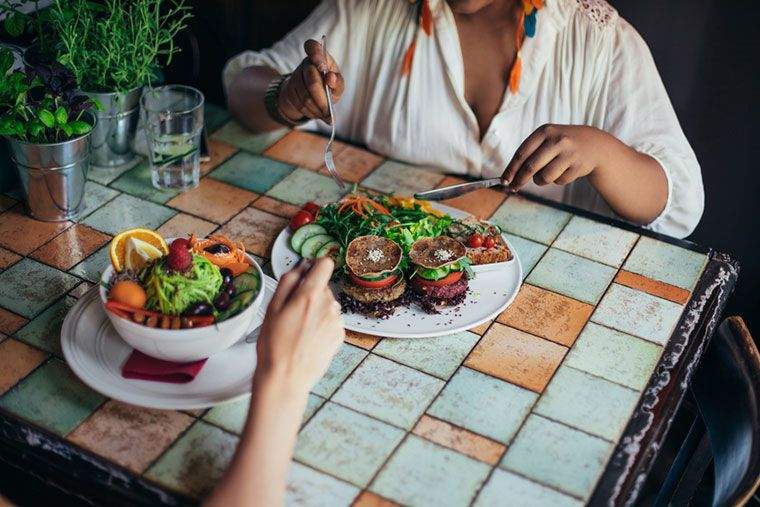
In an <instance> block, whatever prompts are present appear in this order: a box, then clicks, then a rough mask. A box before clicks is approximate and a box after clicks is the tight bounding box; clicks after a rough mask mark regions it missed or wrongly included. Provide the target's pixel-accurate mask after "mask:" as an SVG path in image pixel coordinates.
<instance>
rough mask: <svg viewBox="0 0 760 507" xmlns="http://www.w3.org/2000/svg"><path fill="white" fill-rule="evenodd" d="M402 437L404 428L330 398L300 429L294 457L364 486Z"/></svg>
mask: <svg viewBox="0 0 760 507" xmlns="http://www.w3.org/2000/svg"><path fill="white" fill-rule="evenodd" d="M403 437H404V431H403V430H400V429H398V428H395V427H393V426H391V425H389V424H386V423H384V422H382V421H378V420H377V419H372V418H371V417H367V416H366V415H363V414H359V413H358V412H354V411H353V410H349V409H347V408H344V407H341V406H339V405H336V404H335V403H332V402H329V401H328V402H327V403H325V405H324V406H323V407H322V408H321V409H320V410H319V412H317V414H316V415H315V416H314V417H312V419H311V420H310V421H309V422H308V423H307V424H306V426H304V428H303V430H301V433H300V435H299V437H298V443H297V444H296V449H295V459H297V460H298V461H300V462H302V463H305V464H307V465H310V466H312V467H314V468H316V469H318V470H322V471H323V472H327V473H329V474H331V475H334V476H335V477H338V478H340V479H343V480H345V481H348V482H350V483H351V484H354V485H356V486H359V487H364V486H366V485H367V483H368V482H369V481H370V479H371V478H372V477H373V476H374V474H375V472H377V470H378V469H379V468H380V466H381V465H382V464H383V463H384V462H385V459H386V458H387V457H388V456H389V455H390V454H391V452H393V449H395V447H396V446H397V445H398V443H399V442H401V439H402V438H403Z"/></svg>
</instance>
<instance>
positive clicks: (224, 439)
mask: <svg viewBox="0 0 760 507" xmlns="http://www.w3.org/2000/svg"><path fill="white" fill-rule="evenodd" d="M237 443H238V438H237V437H236V436H234V435H230V434H229V433H227V432H225V431H222V430H220V429H219V428H217V427H216V426H211V425H210V424H206V423H204V422H203V421H198V422H196V423H195V424H193V426H191V427H190V429H189V430H188V432H187V433H185V434H184V435H182V436H181V437H180V438H179V439H178V440H177V441H176V442H174V444H173V445H172V446H171V447H170V448H169V450H168V451H166V452H165V453H164V454H163V456H161V457H160V458H159V460H158V461H157V462H156V463H154V464H153V466H151V467H150V469H148V472H147V473H146V474H145V476H146V477H147V478H148V479H150V480H152V481H155V482H157V483H159V484H161V485H162V486H165V487H168V488H170V489H173V490H175V491H178V492H180V493H182V494H185V495H187V496H189V497H192V498H198V497H202V496H205V495H206V494H208V493H209V492H211V490H212V489H213V488H214V486H215V485H216V483H217V481H218V480H219V478H220V477H221V476H222V474H223V473H224V471H225V470H226V469H227V466H228V465H229V462H230V460H231V459H232V456H233V454H234V453H235V448H236V447H237Z"/></svg>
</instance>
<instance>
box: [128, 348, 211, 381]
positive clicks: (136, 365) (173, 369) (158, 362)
mask: <svg viewBox="0 0 760 507" xmlns="http://www.w3.org/2000/svg"><path fill="white" fill-rule="evenodd" d="M204 364H206V359H200V360H198V361H193V362H190V363H172V362H171V361H164V360H163V359H156V358H155V357H150V356H146V355H145V354H143V353H142V352H140V351H138V350H133V351H132V355H131V356H129V359H127V361H126V362H125V363H124V366H122V367H121V375H122V376H123V377H124V378H129V379H138V380H153V381H154V382H170V383H172V384H186V383H188V382H190V381H191V380H193V379H194V378H195V377H196V376H197V375H198V373H200V371H201V368H203V365H204Z"/></svg>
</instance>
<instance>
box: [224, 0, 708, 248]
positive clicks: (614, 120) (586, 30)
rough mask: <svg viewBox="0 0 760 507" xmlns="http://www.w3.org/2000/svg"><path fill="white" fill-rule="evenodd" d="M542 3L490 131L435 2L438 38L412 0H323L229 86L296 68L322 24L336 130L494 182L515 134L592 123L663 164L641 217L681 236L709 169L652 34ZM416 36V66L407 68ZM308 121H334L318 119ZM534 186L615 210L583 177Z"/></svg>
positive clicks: (692, 222)
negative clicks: (513, 86) (660, 180)
mask: <svg viewBox="0 0 760 507" xmlns="http://www.w3.org/2000/svg"><path fill="white" fill-rule="evenodd" d="M545 4H546V5H545V7H544V8H543V9H541V10H540V11H539V12H538V25H537V29H536V35H535V37H532V38H526V39H525V42H524V44H523V46H522V60H523V69H522V78H521V81H520V88H519V91H518V92H517V93H516V94H512V93H510V92H509V90H507V92H506V93H505V96H504V100H503V103H502V105H501V108H500V109H499V111H498V113H497V114H496V116H495V117H494V118H493V120H492V122H491V124H490V126H489V127H488V131H487V132H486V134H485V135H484V136H483V138H482V140H481V139H480V132H479V127H478V123H477V120H476V118H475V115H474V114H473V112H472V110H471V109H470V107H469V106H468V104H467V102H466V101H465V98H464V63H463V60H462V52H461V50H460V44H459V37H458V33H457V27H456V24H455V21H454V16H453V13H452V11H451V9H450V8H449V6H448V4H447V3H446V2H445V0H431V1H430V8H431V11H432V15H433V23H434V29H433V33H432V36H430V37H428V36H425V35H423V34H418V33H417V31H418V30H419V27H418V23H417V19H416V13H417V6H416V4H414V3H410V2H409V1H406V0H324V1H323V2H322V4H321V5H320V6H319V7H317V8H316V9H315V10H314V12H312V13H311V15H310V16H309V17H308V18H307V19H306V20H305V21H304V22H303V23H301V25H299V26H298V27H296V28H295V29H294V30H293V31H291V32H290V33H289V34H288V35H287V36H285V38H284V39H282V40H281V41H279V42H278V43H276V44H275V45H274V46H272V47H271V48H270V49H266V50H263V51H244V52H243V53H241V54H239V55H237V56H235V57H234V58H232V59H230V61H229V62H228V63H227V65H226V66H225V68H224V72H223V80H224V85H225V89H227V87H228V86H229V83H230V82H231V80H232V78H233V77H234V76H235V75H236V74H237V73H238V72H240V70H242V69H243V68H245V67H248V66H252V65H266V66H268V67H271V68H273V69H275V70H277V71H278V72H280V73H288V72H291V71H292V70H293V69H295V68H296V67H297V66H298V64H299V63H300V62H301V60H303V58H304V56H305V55H304V51H303V43H304V42H305V41H306V40H307V39H309V38H313V39H317V40H319V38H320V37H321V36H322V34H326V35H327V36H328V48H329V51H330V53H331V54H332V55H333V57H334V58H335V59H336V61H337V62H338V65H339V66H340V68H341V72H342V73H343V75H344V77H345V81H346V90H345V93H344V95H343V97H342V98H341V100H340V102H339V103H338V104H337V105H336V111H335V114H336V117H337V118H338V122H337V132H338V135H339V136H341V137H344V138H347V139H351V140H354V141H356V142H359V143H362V144H365V145H366V146H368V147H369V148H370V149H372V150H373V151H376V152H378V153H380V154H383V155H385V156H388V157H392V158H395V159H399V160H402V161H405V162H409V163H413V164H422V165H426V166H433V167H437V168H440V170H442V171H445V172H448V173H454V174H466V175H470V176H474V177H483V178H490V177H495V176H498V175H501V173H502V172H503V171H504V168H505V167H506V165H507V163H508V162H509V161H510V159H511V157H512V155H513V154H514V152H515V150H516V149H517V148H518V147H519V146H520V143H521V142H522V141H523V140H524V139H525V138H526V137H527V136H528V135H529V134H530V133H531V132H533V131H534V130H535V129H536V128H537V127H539V126H541V125H543V124H545V123H556V124H581V125H590V126H593V127H597V128H600V129H602V130H605V131H607V132H609V133H610V134H612V135H614V136H616V137H617V138H618V139H620V140H621V141H623V142H625V143H626V144H628V145H629V146H631V147H632V148H634V149H636V150H638V151H640V152H642V153H646V154H648V155H650V156H652V157H653V158H655V159H656V160H657V161H658V162H659V163H660V165H661V166H662V167H663V169H664V171H665V174H666V175H667V179H668V200H667V204H666V206H665V209H664V210H663V212H662V213H661V214H660V216H659V217H657V218H656V219H655V220H654V221H653V222H652V223H651V224H649V225H648V226H647V227H648V228H650V229H652V230H654V231H657V232H662V233H665V234H668V235H671V236H676V237H684V236H687V235H688V234H690V233H691V231H693V230H694V228H695V227H696V225H697V223H698V222H699V219H700V217H701V216H702V210H703V208H704V193H703V188H702V176H701V173H700V168H699V164H698V162H697V160H696V157H695V155H694V152H693V150H692V149H691V147H690V146H689V143H688V141H687V140H686V137H685V136H684V134H683V131H682V130H681V127H680V125H679V123H678V119H677V118H676V115H675V112H674V111H673V106H672V105H671V103H670V100H669V99H668V95H667V93H666V91H665V87H664V86H663V84H662V80H661V79H660V76H659V74H658V72H657V69H656V67H655V64H654V61H653V59H652V56H651V54H650V53H649V49H648V48H647V46H646V43H645V42H644V41H643V40H642V39H641V37H640V36H639V34H638V33H637V32H636V30H635V29H634V28H633V27H632V26H631V25H629V24H628V23H627V22H626V21H625V20H624V19H622V18H621V17H619V16H618V14H617V12H616V11H615V10H614V9H613V8H612V7H610V6H609V5H608V4H607V3H606V2H604V1H601V0H546V2H545ZM415 37H416V40H417V47H416V51H415V54H414V60H413V65H412V70H411V74H409V75H408V76H402V75H401V70H400V68H401V63H402V59H403V56H404V53H405V51H406V49H407V48H408V47H409V44H410V43H411V41H412V39H413V38H415ZM306 128H311V129H315V130H321V131H327V126H326V125H325V124H324V123H322V122H310V124H308V125H307V126H306ZM526 190H527V191H529V192H531V193H533V194H536V195H540V196H544V197H547V198H549V199H553V200H556V201H561V202H564V203H567V204H571V205H574V206H578V207H581V208H585V209H588V210H590V211H594V212H597V213H602V214H605V215H608V216H614V213H613V212H612V210H611V209H610V208H609V206H608V205H607V204H606V203H605V202H604V200H603V199H602V197H601V196H600V195H599V193H598V192H597V191H596V190H595V189H594V188H593V187H592V186H591V184H590V183H589V182H588V181H587V180H586V179H585V178H582V179H580V180H577V181H575V182H573V183H571V184H569V185H566V186H558V185H547V186H544V187H540V186H537V185H535V184H533V183H532V182H531V183H530V184H529V185H528V186H527V187H526Z"/></svg>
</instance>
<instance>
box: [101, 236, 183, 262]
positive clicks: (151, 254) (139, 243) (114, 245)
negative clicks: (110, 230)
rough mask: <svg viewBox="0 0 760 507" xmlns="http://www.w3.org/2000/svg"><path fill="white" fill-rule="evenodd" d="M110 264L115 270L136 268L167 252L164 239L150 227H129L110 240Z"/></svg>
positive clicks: (167, 248)
mask: <svg viewBox="0 0 760 507" xmlns="http://www.w3.org/2000/svg"><path fill="white" fill-rule="evenodd" d="M109 253H110V255H111V264H113V268H114V269H115V270H116V271H123V270H124V269H132V270H138V269H140V268H142V267H143V266H145V264H147V263H148V262H150V261H151V260H153V259H156V258H158V257H162V256H164V255H166V254H168V253H169V247H168V246H167V245H166V241H164V238H162V237H161V235H160V234H159V233H157V232H156V231H151V230H150V229H130V230H128V231H124V232H120V233H119V234H117V235H116V236H115V237H114V238H113V239H112V240H111V247H110V249H109Z"/></svg>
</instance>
